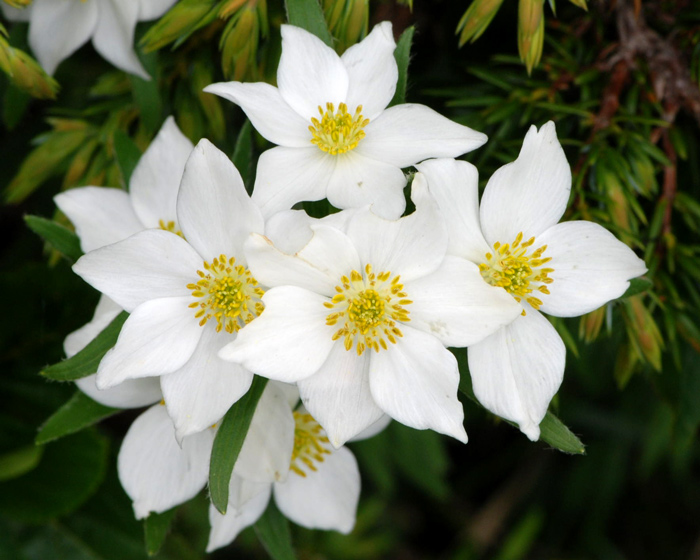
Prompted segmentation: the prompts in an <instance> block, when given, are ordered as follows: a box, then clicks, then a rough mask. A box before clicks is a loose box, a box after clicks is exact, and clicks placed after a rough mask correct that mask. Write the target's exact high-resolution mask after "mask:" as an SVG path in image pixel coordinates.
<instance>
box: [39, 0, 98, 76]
mask: <svg viewBox="0 0 700 560" xmlns="http://www.w3.org/2000/svg"><path fill="white" fill-rule="evenodd" d="M100 7H101V6H99V5H98V4H97V2H76V1H75V0H36V1H35V2H34V5H33V6H32V13H31V22H30V24H29V45H30V46H31V47H32V50H33V51H34V56H36V59H37V60H38V61H39V64H41V67H42V68H43V69H44V70H46V73H47V74H49V75H53V73H54V72H55V71H56V67H57V66H58V65H59V64H60V63H61V61H63V60H65V59H66V58H68V57H69V56H70V55H71V54H73V53H74V52H75V51H76V50H78V49H79V48H80V47H82V46H83V45H84V44H85V43H87V41H88V40H89V39H90V37H91V36H92V35H93V33H94V32H95V29H96V26H97V18H98V11H99V8H100Z"/></svg>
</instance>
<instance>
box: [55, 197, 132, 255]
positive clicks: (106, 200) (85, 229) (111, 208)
mask: <svg viewBox="0 0 700 560" xmlns="http://www.w3.org/2000/svg"><path fill="white" fill-rule="evenodd" d="M54 202H55V203H56V206H58V207H59V208H60V209H61V212H63V213H64V214H65V215H66V216H68V219H70V221H71V222H73V225H74V226H75V232H76V233H77V234H78V237H79V238H80V247H81V248H82V250H83V251H84V252H86V253H87V252H89V251H93V250H94V249H99V248H100V247H104V246H105V245H110V244H111V243H116V242H117V241H121V240H122V239H126V238H127V237H129V236H130V235H133V234H134V233H137V232H139V231H141V230H142V229H144V225H143V223H142V222H141V220H139V218H138V216H137V215H136V213H135V212H134V209H133V207H132V205H131V200H130V198H129V194H128V193H127V192H125V191H123V190H121V189H108V188H104V187H82V188H78V189H71V190H69V191H66V192H62V193H60V194H57V195H56V196H55V197H54Z"/></svg>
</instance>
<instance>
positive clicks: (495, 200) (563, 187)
mask: <svg viewBox="0 0 700 560" xmlns="http://www.w3.org/2000/svg"><path fill="white" fill-rule="evenodd" d="M570 192H571V169H570V168H569V162H567V161H566V156H565V155H564V150H562V149H561V145H560V144H559V140H557V132H556V130H555V128H554V123H553V122H548V123H547V124H545V125H544V126H542V127H541V128H540V130H539V131H538V130H537V129H536V128H535V127H534V126H532V127H530V130H528V132H527V134H526V135H525V140H524V141H523V147H522V148H521V149H520V154H519V155H518V159H516V160H515V161H514V162H512V163H508V164H506V165H504V166H503V167H501V168H500V169H498V170H497V171H496V172H495V173H494V174H493V175H492V176H491V178H490V179H489V182H488V184H487V185H486V190H485V191H484V195H483V197H482V198H481V229H482V231H483V233H484V237H485V238H486V241H487V242H488V244H489V246H492V245H493V244H494V243H495V242H496V241H499V242H500V243H512V242H513V240H514V239H515V236H516V235H517V234H518V233H520V232H523V236H524V238H525V239H529V238H530V237H532V236H535V237H537V236H538V235H540V234H541V233H542V232H543V231H545V230H546V229H547V228H549V227H551V226H553V225H554V224H556V223H557V222H558V221H559V219H560V218H561V217H562V215H563V214H564V210H566V205H567V203H568V202H569V193H570ZM538 241H539V239H538Z"/></svg>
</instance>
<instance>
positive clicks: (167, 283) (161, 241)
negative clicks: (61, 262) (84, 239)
mask: <svg viewBox="0 0 700 560" xmlns="http://www.w3.org/2000/svg"><path fill="white" fill-rule="evenodd" d="M201 265H202V260H201V257H200V256H199V255H198V254H197V252H196V251H195V250H194V249H192V247H190V245H189V244H188V243H187V242H186V241H185V240H184V239H182V238H181V237H179V236H177V235H175V234H173V233H170V232H167V231H158V230H148V231H142V232H140V233H137V234H135V235H132V236H131V237H129V238H127V239H125V240H123V241H120V242H119V243H115V244H113V245H108V246H107V247H102V248H101V249H97V250H95V251H92V252H90V253H88V254H87V255H83V256H82V257H81V258H80V259H78V261H77V262H76V263H75V264H74V265H73V271H74V272H75V273H76V274H77V275H78V276H80V277H82V278H83V280H85V281H86V282H87V283H88V284H90V285H92V286H93V287H95V288H97V289H98V290H99V291H100V292H102V293H103V294H106V295H107V296H109V297H110V298H111V299H113V300H114V301H115V302H116V303H117V304H118V305H120V306H121V307H122V308H123V309H126V310H127V311H132V310H133V309H135V308H136V307H137V306H138V305H140V304H142V303H144V302H146V301H148V300H151V299H153V298H161V297H178V296H184V295H187V294H189V292H190V291H189V290H188V289H187V285H188V284H190V283H191V282H193V281H194V280H196V279H197V277H196V271H197V269H198V268H199V267H200V266H201Z"/></svg>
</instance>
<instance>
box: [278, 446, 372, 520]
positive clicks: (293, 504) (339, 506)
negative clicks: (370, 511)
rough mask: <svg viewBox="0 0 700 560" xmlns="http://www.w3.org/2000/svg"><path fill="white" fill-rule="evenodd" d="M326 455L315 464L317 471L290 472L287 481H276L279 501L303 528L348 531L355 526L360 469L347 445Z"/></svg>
mask: <svg viewBox="0 0 700 560" xmlns="http://www.w3.org/2000/svg"><path fill="white" fill-rule="evenodd" d="M324 457H325V459H324V461H323V462H317V463H316V464H315V466H316V468H317V470H316V471H315V472H310V473H308V474H307V476H306V477H302V476H299V475H298V474H296V473H290V475H289V478H288V479H287V480H286V481H285V482H284V484H279V483H278V484H275V485H274V494H275V502H276V503H277V507H279V509H280V511H281V512H282V513H283V514H284V515H285V516H287V517H288V518H289V519H291V520H292V521H294V522H295V523H297V524H298V525H301V526H302V527H307V528H309V529H332V530H335V531H340V532H341V533H346V534H347V533H349V532H350V531H352V528H353V526H354V525H355V512H356V510H357V502H358V500H359V497H360V471H359V469H358V467H357V461H356V460H355V457H354V456H353V454H352V453H351V452H350V450H349V449H347V448H345V447H343V448H341V449H337V450H335V451H333V452H331V454H330V455H325V456H324Z"/></svg>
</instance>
